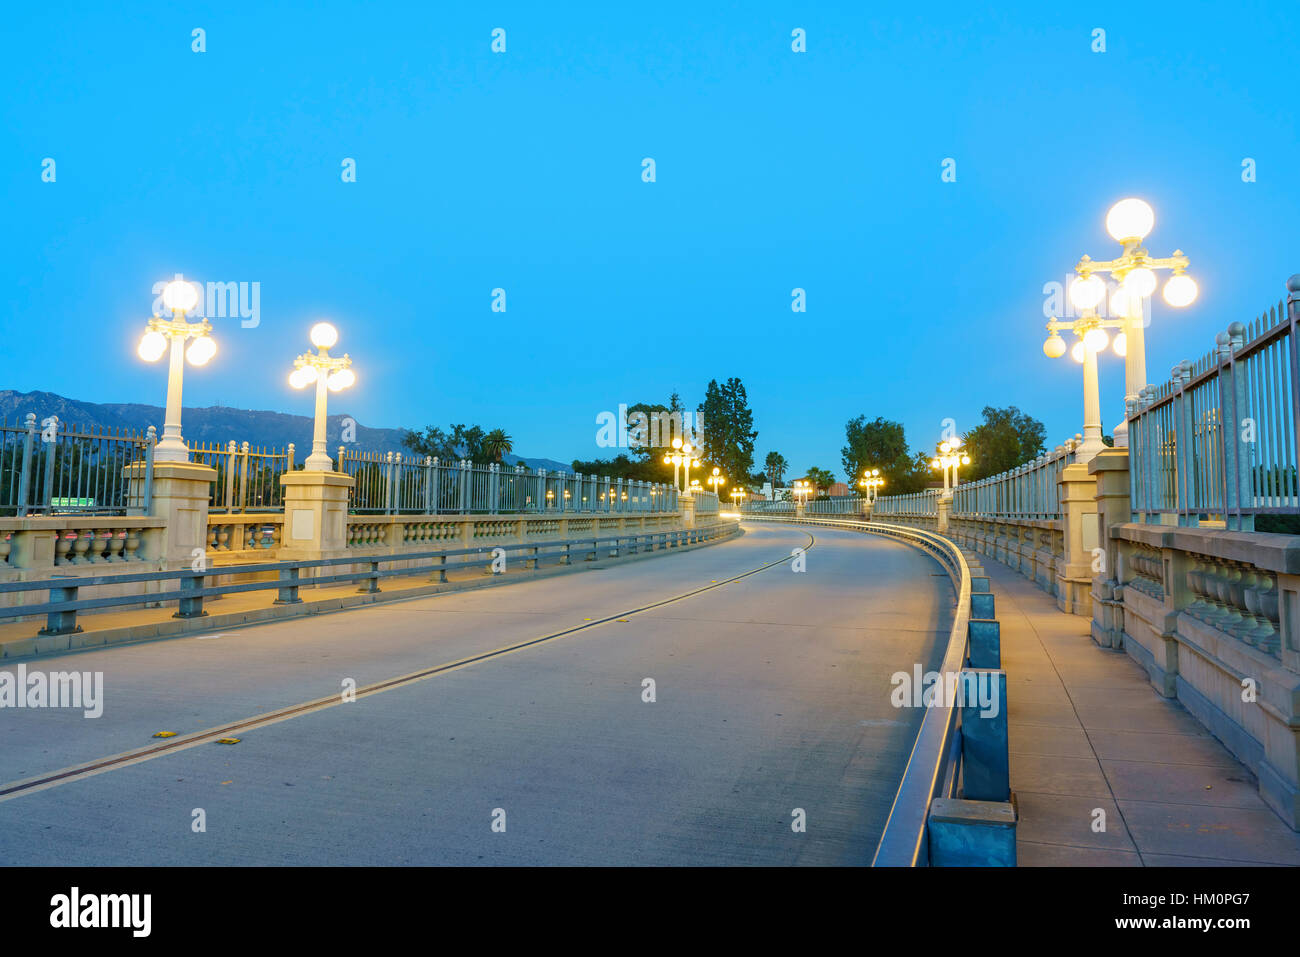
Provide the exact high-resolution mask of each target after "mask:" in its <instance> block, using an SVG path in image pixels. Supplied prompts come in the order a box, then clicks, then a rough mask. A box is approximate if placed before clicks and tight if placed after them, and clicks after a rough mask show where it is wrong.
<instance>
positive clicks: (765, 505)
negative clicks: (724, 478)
mask: <svg viewBox="0 0 1300 957" xmlns="http://www.w3.org/2000/svg"><path fill="white" fill-rule="evenodd" d="M866 501H867V500H866V499H865V498H863V497H862V496H860V495H832V496H829V497H828V498H822V499H814V500H813V501H811V502H808V503H807V504H806V505H805V506H804V514H805V515H861V514H863V513H864V512H865V511H866V509H867V505H866ZM740 511H742V512H744V513H745V514H752V515H763V514H767V513H769V512H771V513H775V514H778V515H780V514H790V515H793V514H794V512H795V503H794V502H793V501H790V502H768V501H764V500H762V499H759V500H758V501H751V500H746V502H745V504H744V505H742V506H741V507H740Z"/></svg>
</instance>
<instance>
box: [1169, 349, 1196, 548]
mask: <svg viewBox="0 0 1300 957" xmlns="http://www.w3.org/2000/svg"><path fill="white" fill-rule="evenodd" d="M1169 378H1170V381H1171V382H1172V384H1173V387H1174V401H1173V411H1174V473H1175V474H1174V494H1175V495H1177V496H1178V501H1177V502H1176V505H1177V507H1178V514H1179V516H1180V521H1179V524H1180V525H1183V524H1185V525H1199V524H1200V522H1199V520H1198V517H1197V516H1195V515H1193V514H1192V511H1191V504H1192V469H1193V462H1194V458H1193V442H1194V441H1195V440H1194V439H1193V438H1192V412H1191V408H1190V406H1191V404H1192V403H1191V401H1190V399H1188V397H1187V392H1186V390H1187V384H1188V383H1189V382H1191V381H1192V364H1191V363H1190V362H1188V361H1187V360H1186V359H1184V360H1183V361H1182V362H1180V363H1178V365H1176V366H1174V367H1173V368H1172V369H1171V370H1169Z"/></svg>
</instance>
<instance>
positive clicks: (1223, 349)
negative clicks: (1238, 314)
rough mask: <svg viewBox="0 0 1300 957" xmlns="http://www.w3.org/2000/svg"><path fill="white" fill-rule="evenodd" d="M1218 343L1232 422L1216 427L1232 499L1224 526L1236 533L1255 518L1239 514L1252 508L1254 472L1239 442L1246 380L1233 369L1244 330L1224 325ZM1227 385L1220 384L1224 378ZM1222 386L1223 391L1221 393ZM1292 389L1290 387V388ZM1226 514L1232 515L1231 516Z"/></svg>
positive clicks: (1251, 526) (1221, 376) (1247, 527)
mask: <svg viewBox="0 0 1300 957" xmlns="http://www.w3.org/2000/svg"><path fill="white" fill-rule="evenodd" d="M1215 340H1216V341H1217V342H1218V343H1219V352H1220V354H1222V355H1226V356H1227V357H1228V366H1227V369H1226V370H1225V369H1223V368H1220V370H1219V381H1220V385H1219V395H1220V397H1221V401H1222V397H1223V396H1225V395H1227V396H1230V397H1231V403H1230V404H1229V403H1228V402H1226V401H1225V402H1224V403H1223V404H1224V411H1225V412H1226V411H1228V409H1229V408H1230V409H1231V415H1232V418H1231V419H1230V420H1228V421H1224V422H1222V423H1220V428H1221V431H1222V437H1223V451H1224V454H1225V456H1226V457H1227V461H1226V462H1225V472H1230V473H1231V477H1230V478H1229V479H1228V488H1229V490H1230V493H1229V494H1231V495H1232V500H1231V503H1229V502H1228V501H1225V502H1224V509H1223V512H1224V515H1223V518H1224V524H1226V525H1227V527H1228V528H1231V529H1236V530H1237V531H1251V530H1253V529H1254V527H1255V516H1254V515H1244V514H1242V509H1243V508H1251V507H1253V506H1254V504H1255V494H1254V468H1253V467H1252V466H1251V462H1250V460H1251V445H1250V443H1247V442H1243V441H1242V438H1241V433H1242V428H1241V423H1242V414H1243V413H1244V412H1245V411H1246V410H1247V409H1248V408H1249V405H1248V401H1249V397H1248V395H1247V385H1248V383H1247V381H1246V376H1245V375H1243V374H1242V373H1241V372H1240V371H1238V369H1237V352H1238V351H1239V350H1240V349H1241V347H1242V346H1244V345H1245V344H1246V327H1245V326H1244V325H1242V324H1241V323H1240V322H1233V323H1230V324H1229V325H1228V331H1227V332H1221V333H1219V334H1218V336H1216V337H1215ZM1225 372H1226V374H1227V380H1228V381H1227V382H1226V383H1224V381H1223V379H1224V374H1225ZM1225 386H1227V390H1226V392H1225ZM1292 387H1293V388H1294V383H1293V385H1292ZM1230 512H1235V515H1231V514H1230Z"/></svg>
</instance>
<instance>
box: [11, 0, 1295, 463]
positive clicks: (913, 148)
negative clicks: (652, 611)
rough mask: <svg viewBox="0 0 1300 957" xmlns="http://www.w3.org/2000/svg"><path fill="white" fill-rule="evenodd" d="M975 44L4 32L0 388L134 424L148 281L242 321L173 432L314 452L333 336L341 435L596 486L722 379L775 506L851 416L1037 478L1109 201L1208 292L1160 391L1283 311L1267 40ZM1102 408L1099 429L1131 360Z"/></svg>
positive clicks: (820, 25) (997, 28) (641, 14)
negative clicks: (1000, 451) (1006, 411)
mask: <svg viewBox="0 0 1300 957" xmlns="http://www.w3.org/2000/svg"><path fill="white" fill-rule="evenodd" d="M970 6H972V5H966V4H954V5H945V4H923V5H921V4H917V5H901V8H897V9H893V10H880V9H871V8H872V7H880V5H878V4H875V5H869V4H862V3H842V4H801V3H763V2H754V3H736V4H731V5H708V6H706V5H700V4H672V3H654V4H646V5H633V4H617V5H611V4H590V5H586V4H583V5H578V4H546V5H537V4H465V5H462V9H460V10H449V9H445V8H443V7H442V6H441V5H440V6H438V7H434V6H433V5H429V4H409V5H405V4H360V3H358V4H340V3H312V4H305V3H304V4H275V5H261V4H257V5H254V4H229V3H221V4H217V3H211V4H183V3H181V4H154V5H148V4H131V3H126V4H119V5H114V6H113V7H112V8H106V7H101V6H97V5H96V6H92V5H81V6H79V5H60V4H51V5H43V4H42V5H24V6H22V7H16V8H14V9H13V10H12V11H11V12H10V13H8V14H7V15H6V16H7V20H6V23H5V24H4V26H3V27H2V28H0V31H2V32H0V74H3V75H0V79H2V80H3V82H4V88H5V91H6V95H5V97H4V99H3V101H0V120H2V121H3V122H0V177H3V181H4V183H5V207H6V217H5V218H6V228H5V229H4V230H3V232H0V244H3V249H2V250H0V251H2V253H3V255H0V287H2V288H3V292H2V293H0V341H3V342H4V343H5V346H4V347H3V353H2V354H3V358H4V361H3V365H2V368H3V373H4V374H3V376H0V388H13V389H18V390H22V391H27V390H32V389H44V390H49V391H54V392H59V393H62V394H65V395H69V396H72V397H76V398H81V399H87V400H91V401H101V402H131V401H134V402H148V403H153V404H161V402H162V399H163V396H164V377H163V371H162V369H161V368H159V367H157V366H149V365H145V364H144V363H142V362H140V361H139V360H138V359H137V358H136V356H135V352H134V350H135V344H136V342H137V340H138V338H139V335H140V332H141V331H142V328H143V324H144V322H145V319H146V317H147V315H148V313H149V311H150V308H151V305H152V300H153V296H152V293H151V289H152V286H153V284H154V283H155V282H157V281H159V280H162V279H167V278H170V277H171V276H172V275H174V274H175V273H177V272H180V273H183V274H184V275H185V276H186V277H189V278H195V279H200V280H214V281H234V282H258V283H260V290H261V298H260V307H261V315H260V324H259V325H258V326H257V327H256V328H251V329H250V328H242V327H241V326H240V324H239V322H238V321H237V320H232V319H217V320H214V323H215V325H216V329H215V332H214V335H215V336H216V337H217V339H218V343H219V348H220V352H219V353H218V355H217V358H216V359H214V360H213V361H212V363H210V364H209V366H207V367H206V368H204V369H201V370H188V373H187V377H186V382H185V386H186V388H185V402H186V405H210V404H215V403H217V402H218V401H220V402H221V403H223V404H225V405H230V406H237V407H242V408H266V409H276V410H281V411H292V412H300V413H303V414H309V413H310V410H311V407H310V398H309V396H307V395H304V394H302V393H298V392H295V391H294V390H292V389H290V388H289V386H288V385H287V383H286V375H287V373H288V372H289V371H290V369H291V362H292V359H293V357H294V356H295V355H296V354H297V353H298V352H301V351H302V350H303V348H304V347H305V346H306V332H307V329H308V327H309V326H310V324H311V323H312V322H313V321H314V320H316V319H317V318H322V317H323V318H329V319H331V320H333V321H334V322H335V323H336V324H337V325H338V326H339V328H340V330H341V332H342V340H341V342H340V348H342V349H346V351H348V352H349V353H350V354H351V355H352V357H353V360H354V362H355V369H356V371H357V374H358V383H357V386H356V387H355V388H353V389H352V390H350V391H349V392H347V393H344V394H343V395H342V396H337V397H334V401H333V405H332V407H331V411H339V412H349V413H351V414H353V415H355V416H356V417H357V418H358V419H359V420H360V421H362V422H363V423H365V424H368V425H381V426H390V427H392V426H402V427H418V426H422V425H424V424H426V423H430V422H432V423H437V424H440V425H444V426H445V425H446V424H447V423H449V422H452V421H463V422H475V423H479V424H481V425H483V426H485V427H487V428H492V427H496V426H501V427H504V428H505V429H506V430H507V431H508V432H509V433H510V434H511V435H512V436H513V437H514V439H515V449H516V451H517V452H520V453H522V454H524V455H529V454H531V455H535V456H537V455H545V456H550V457H553V458H562V459H568V458H572V457H583V458H589V457H595V456H597V455H600V454H602V450H601V449H599V448H597V447H596V444H595V437H596V431H597V426H596V421H595V419H596V416H597V415H598V414H599V413H600V412H601V411H604V410H612V409H616V408H617V407H618V404H619V403H620V402H626V403H629V404H630V403H633V402H637V401H649V400H656V399H666V397H667V395H668V394H669V393H670V392H672V391H673V390H674V389H676V390H678V391H680V392H681V393H682V395H683V397H684V398H685V399H686V400H687V401H688V402H689V403H691V404H693V403H694V402H696V401H698V400H699V399H701V398H702V396H703V391H704V386H705V384H706V383H707V382H708V380H709V379H710V378H713V377H717V378H719V379H722V378H725V377H727V376H731V375H736V376H739V377H741V379H742V380H743V381H744V383H745V385H746V387H747V389H748V392H749V397H750V401H751V404H752V406H753V409H754V413H755V421H756V426H757V428H758V430H759V433H760V434H759V438H758V449H757V456H756V457H757V459H758V460H759V461H761V459H762V456H763V455H764V454H765V453H766V452H767V451H769V450H771V449H774V448H775V449H777V450H779V451H781V452H782V453H784V454H785V455H786V457H787V458H788V459H789V460H790V461H791V464H792V465H793V466H794V468H795V469H797V470H801V469H803V468H805V467H807V466H809V465H814V464H816V465H820V466H822V467H824V468H831V469H833V470H834V471H835V472H837V473H838V472H839V471H840V469H841V465H840V461H839V449H840V446H841V445H842V444H843V437H844V436H843V429H844V422H845V420H847V419H848V418H850V417H851V416H854V415H857V414H859V413H864V414H867V415H868V416H872V417H874V416H876V415H884V416H886V417H889V418H894V419H898V420H901V421H902V422H903V423H904V425H905V426H906V428H907V433H908V438H909V440H910V441H911V443H912V444H913V446H920V445H923V444H925V443H926V442H929V441H931V440H932V439H934V438H936V437H937V436H938V433H939V430H940V423H941V420H942V419H944V418H946V417H952V418H954V419H956V421H957V424H958V427H959V428H961V429H963V430H964V429H966V428H969V427H971V426H973V425H975V424H976V422H977V420H978V418H979V411H980V409H981V408H982V407H983V406H984V405H988V404H994V405H999V406H1000V405H1009V404H1014V405H1018V406H1020V407H1021V408H1022V409H1024V410H1026V411H1028V412H1030V413H1032V414H1033V415H1036V416H1037V417H1039V418H1040V419H1042V420H1043V421H1044V422H1045V423H1046V426H1047V434H1048V439H1049V442H1050V443H1051V444H1056V443H1057V442H1059V441H1061V440H1062V439H1064V438H1065V437H1067V436H1069V435H1072V434H1074V433H1075V432H1076V431H1079V430H1080V428H1081V409H1080V407H1081V385H1080V371H1079V367H1078V366H1077V365H1076V364H1074V363H1073V362H1070V361H1068V360H1064V361H1062V360H1056V361H1052V360H1048V359H1047V358H1045V357H1044V356H1043V354H1042V351H1041V345H1042V340H1043V337H1044V331H1043V326H1042V324H1043V321H1044V319H1043V315H1042V307H1043V299H1044V296H1043V292H1042V288H1043V284H1044V283H1046V282H1049V281H1052V280H1057V281H1060V280H1063V279H1064V278H1065V277H1066V275H1067V274H1068V272H1069V271H1070V270H1071V268H1072V267H1073V265H1074V263H1075V262H1076V261H1077V259H1078V258H1079V256H1080V255H1082V254H1083V253H1089V254H1090V255H1092V256H1093V257H1094V258H1103V257H1110V256H1111V255H1114V254H1115V253H1117V252H1118V248H1117V246H1116V244H1114V243H1113V242H1112V241H1111V240H1110V239H1109V237H1108V236H1107V235H1106V233H1105V229H1104V226H1103V220H1104V215H1105V211H1106V209H1107V208H1108V207H1109V206H1110V204H1111V203H1113V202H1114V201H1115V200H1118V199H1120V198H1122V197H1124V196H1127V195H1138V196H1141V197H1143V198H1145V199H1146V200H1148V201H1149V202H1150V203H1151V204H1152V205H1153V207H1154V208H1155V211H1156V227H1155V230H1154V231H1153V232H1152V234H1151V236H1150V237H1149V239H1148V246H1149V248H1150V249H1151V251H1152V252H1153V253H1154V254H1158V255H1167V254H1169V253H1170V252H1171V251H1172V250H1173V249H1174V248H1175V247H1178V248H1181V249H1182V250H1183V251H1184V252H1185V253H1186V254H1187V255H1188V256H1189V257H1190V259H1191V270H1190V272H1191V273H1192V274H1193V275H1194V276H1195V278H1196V279H1197V280H1198V282H1199V284H1200V287H1201V296H1200V299H1199V300H1198V302H1197V303H1196V304H1195V305H1194V306H1193V307H1191V308H1189V309H1186V310H1182V311H1179V312H1174V311H1173V310H1171V309H1169V308H1168V307H1166V306H1164V304H1163V303H1162V302H1161V301H1160V300H1158V299H1157V300H1156V304H1155V315H1154V320H1153V325H1152V328H1151V329H1150V330H1149V332H1148V372H1149V376H1148V377H1149V378H1150V379H1151V380H1152V381H1156V382H1159V381H1163V380H1164V378H1165V377H1166V376H1167V374H1168V369H1169V367H1170V366H1171V365H1173V364H1174V363H1176V362H1177V361H1178V360H1180V359H1183V358H1193V357H1196V356H1199V355H1200V354H1202V353H1203V352H1205V351H1207V350H1208V349H1209V348H1210V347H1211V346H1212V345H1213V341H1214V334H1215V333H1216V332H1218V331H1219V330H1221V329H1223V328H1224V327H1225V326H1226V325H1227V324H1228V323H1229V322H1231V321H1233V320H1238V319H1240V320H1243V321H1244V320H1245V319H1247V318H1249V317H1250V316H1251V315H1254V314H1256V313H1258V312H1260V311H1262V310H1263V309H1264V308H1266V307H1267V306H1268V305H1269V304H1270V303H1272V302H1276V300H1277V299H1278V298H1279V297H1280V296H1282V295H1283V294H1284V282H1285V280H1286V277H1287V276H1288V275H1290V274H1291V273H1294V272H1300V251H1298V250H1297V248H1296V246H1297V242H1296V211H1297V209H1298V208H1300V182H1298V180H1297V156H1298V155H1300V150H1298V149H1297V147H1298V145H1300V144H1297V136H1298V134H1297V129H1298V128H1300V127H1298V125H1297V122H1296V113H1295V104H1296V102H1297V100H1296V96H1295V81H1294V79H1293V78H1290V77H1289V74H1288V72H1287V66H1286V65H1287V63H1288V62H1289V60H1290V59H1292V58H1293V55H1294V44H1293V43H1288V40H1287V38H1288V37H1289V36H1290V35H1291V34H1292V32H1293V24H1294V5H1293V4H1287V3H1281V2H1275V3H1249V2H1247V3H1241V4H1236V5H1234V6H1232V7H1225V6H1222V5H1210V4H1204V5H1201V4H1195V3H1179V4H1168V5H1163V4H1153V5H1132V4H1119V3H1116V4H1107V3H1099V4H1090V5H1088V6H1087V8H1086V10H1085V9H1082V8H1078V7H1071V8H1068V9H1064V10H1060V11H1052V10H1050V9H1045V8H1044V6H1043V5H1041V4H1036V3H1032V4H1031V3H1010V4H1002V5H1000V6H999V9H998V10H997V11H996V12H984V11H976V10H972V9H969V7H970ZM196 27H198V28H202V29H203V30H205V31H206V45H207V52H205V53H201V54H200V53H194V52H192V50H191V42H192V40H191V31H192V30H193V29H194V28H196ZM496 27H500V28H503V29H505V31H506V52H505V53H504V54H495V53H493V52H492V51H491V49H490V44H491V39H492V38H491V32H492V30H493V29H494V28H496ZM796 27H799V28H803V29H804V30H805V31H806V34H807V47H808V49H807V52H806V53H803V54H797V53H794V52H792V51H791V31H792V30H793V29H794V28H796ZM1094 28H1102V29H1104V30H1105V31H1106V52H1105V53H1094V52H1092V49H1091V45H1092V31H1093V30H1094ZM47 157H49V158H53V159H54V160H55V162H56V180H55V182H53V183H48V182H42V179H41V172H42V161H43V160H44V159H45V158H47ZM345 157H350V158H353V159H355V161H356V164H357V167H356V168H357V177H356V179H357V181H356V182H355V183H344V182H342V181H341V177H340V170H341V163H342V161H343V159H344V158H345ZM644 157H653V158H654V159H655V161H656V167H657V169H656V172H657V181H656V182H654V183H645V182H642V179H641V161H642V159H643V158H644ZM947 157H951V158H953V159H955V160H956V164H957V166H956V169H957V180H956V182H954V183H944V182H941V178H940V172H941V169H940V164H941V162H942V161H943V160H944V159H945V158H947ZM1247 157H1249V158H1251V159H1253V160H1255V162H1256V168H1257V181H1256V182H1253V183H1244V182H1242V177H1241V164H1242V161H1243V159H1245V158H1247ZM498 287H500V288H504V289H505V290H506V297H507V298H506V301H507V311H506V312H505V313H504V314H501V313H493V312H492V311H491V308H490V307H491V291H492V290H493V289H494V288H498ZM795 287H801V288H804V289H806V290H807V305H808V311H807V313H805V314H803V315H796V314H794V313H792V312H791V309H790V302H791V290H792V289H793V288H795ZM1101 378H1102V394H1103V418H1104V420H1105V424H1106V426H1107V429H1108V430H1109V428H1110V427H1112V426H1113V425H1114V424H1115V422H1116V421H1117V420H1118V418H1119V415H1120V413H1121V411H1122V394H1123V366H1122V360H1119V359H1117V358H1106V359H1104V360H1103V362H1102V367H1101ZM232 438H238V437H236V436H232Z"/></svg>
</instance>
